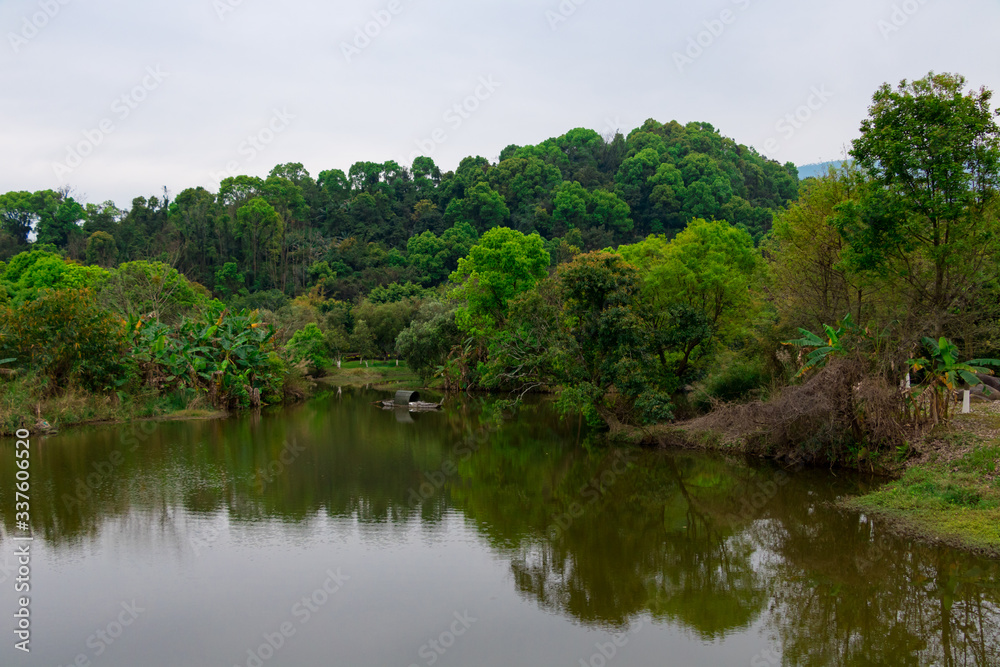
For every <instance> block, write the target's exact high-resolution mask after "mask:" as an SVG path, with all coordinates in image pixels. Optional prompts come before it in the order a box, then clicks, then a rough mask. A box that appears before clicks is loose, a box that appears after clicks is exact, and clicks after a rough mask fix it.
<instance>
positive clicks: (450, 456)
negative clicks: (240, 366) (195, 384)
mask: <svg viewBox="0 0 1000 667" xmlns="http://www.w3.org/2000/svg"><path fill="white" fill-rule="evenodd" d="M386 397H387V395H386V394H385V393H384V392H375V391H366V390H362V389H355V390H348V389H346V388H345V389H344V391H343V393H342V394H338V393H337V392H336V391H334V392H331V393H330V394H327V395H324V396H321V397H319V398H317V399H315V400H312V401H310V402H309V403H307V404H305V405H302V406H297V407H295V408H291V409H287V410H283V411H275V412H265V413H264V414H262V415H244V416H241V417H237V418H233V419H229V420H225V421H201V422H164V423H143V424H138V425H132V426H113V427H112V426H101V427H88V428H79V429H72V430H70V431H68V432H66V433H63V434H59V435H55V436H51V437H45V438H42V437H40V436H39V437H33V438H32V444H31V450H30V451H31V475H32V494H31V495H32V501H31V503H32V504H31V520H32V528H33V532H34V536H35V541H34V542H33V543H32V546H31V549H32V561H31V593H30V596H31V613H32V618H31V622H32V635H31V649H32V651H31V653H30V654H23V653H21V652H20V651H17V650H15V649H14V642H15V641H16V639H15V638H14V635H13V633H12V630H13V620H12V619H13V612H14V610H15V609H16V607H15V605H16V598H17V597H18V595H19V594H15V593H14V582H15V577H16V573H15V569H14V566H15V560H16V559H15V557H14V549H15V543H14V541H13V540H12V539H11V538H12V537H13V536H14V535H16V534H19V533H17V532H16V526H15V522H14V516H13V514H14V510H13V508H14V497H13V488H12V487H13V480H14V475H15V470H16V468H15V465H14V461H15V458H14V441H13V439H10V438H8V439H6V440H4V441H3V442H2V443H0V516H2V518H3V521H2V525H3V527H4V535H3V536H2V538H3V539H2V544H0V582H2V583H0V612H2V617H3V618H4V619H7V620H5V621H3V623H2V625H3V628H2V629H3V632H2V633H0V638H2V642H3V644H2V645H0V665H4V666H7V665H46V666H55V665H71V664H77V665H111V666H117V665H121V666H129V667H133V666H134V667H160V666H164V667H167V666H169V667H180V666H187V665H191V666H198V667H202V666H207V665H220V666H230V665H232V666H237V665H239V666H245V667H254V666H256V667H263V666H265V665H266V666H272V665H282V666H298V667H311V666H313V665H324V666H325V665H334V666H346V667H354V666H363V667H369V666H370V667H381V666H396V665H398V666H400V667H411V666H413V665H416V666H418V667H420V666H425V665H426V666H428V667H429V666H430V665H440V666H443V667H447V666H460V665H461V666H466V667H473V666H482V667H487V666H494V665H495V666H501V665H503V666H519V665H524V666H535V665H537V666H540V667H541V666H554V665H566V666H567V667H576V666H580V665H591V666H593V667H606V666H609V665H615V666H619V665H620V666H622V667H627V666H632V665H636V666H638V665H670V666H678V667H685V666H688V665H692V666H693V665H747V666H750V667H759V666H762V665H779V664H780V665H984V666H985V665H1000V566H998V563H997V562H995V561H989V560H984V559H979V558H976V557H972V556H969V555H965V554H963V553H961V552H957V551H954V550H951V549H948V548H943V547H930V546H924V545H920V544H916V543H914V542H912V541H909V540H906V539H901V538H898V537H894V536H892V535H890V534H888V533H887V532H886V531H884V530H883V529H882V528H881V527H880V526H879V524H878V523H876V522H873V521H872V520H870V519H868V518H866V517H865V516H862V515H859V514H857V513H851V512H844V511H840V510H837V509H834V508H832V507H831V506H829V504H828V503H829V501H832V500H834V499H836V498H837V497H839V496H841V495H843V494H848V493H858V492H860V491H863V490H864V489H865V488H868V486H869V485H871V484H873V483H874V482H871V481H868V480H865V479H862V478H859V477H852V476H851V475H846V474H843V473H838V474H836V475H834V474H832V473H829V472H825V471H787V472H786V471H783V470H782V469H781V468H778V467H775V466H767V465H759V464H756V465H754V464H750V463H748V462H746V461H741V460H736V459H730V458H724V457H720V456H710V455H704V454H696V453H683V452H640V451H630V450H617V449H609V448H607V447H603V446H597V445H592V444H590V443H588V440H587V435H586V433H585V432H584V433H581V432H580V430H579V424H578V423H577V421H576V420H568V421H567V420H563V419H561V418H560V417H559V416H558V415H557V414H556V413H555V412H554V411H553V410H552V409H551V407H549V406H548V404H547V403H545V402H541V403H539V404H538V405H535V406H532V407H529V408H528V409H526V410H524V411H523V412H522V413H521V414H520V415H519V416H518V418H517V419H516V420H515V421H509V422H506V423H504V424H502V425H500V426H499V427H497V426H495V425H493V424H492V422H490V421H489V420H487V419H485V418H484V417H483V412H484V409H485V408H487V407H488V402H483V401H477V400H469V399H464V400H459V399H454V398H451V399H449V401H450V402H449V403H448V404H447V406H446V409H445V410H443V411H442V412H439V413H429V414H420V415H414V416H412V417H411V416H410V415H409V414H408V413H394V412H392V411H383V410H380V409H377V408H375V407H373V406H372V405H371V404H370V402H371V401H373V400H375V399H378V398H386Z"/></svg>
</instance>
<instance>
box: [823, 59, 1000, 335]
mask: <svg viewBox="0 0 1000 667" xmlns="http://www.w3.org/2000/svg"><path fill="white" fill-rule="evenodd" d="M991 97H992V93H991V91H989V90H987V89H986V88H981V89H979V90H978V91H976V90H972V91H968V92H966V80H965V78H964V77H962V76H960V75H957V74H934V73H933V72H931V73H930V74H928V75H927V76H926V77H924V78H922V79H919V80H917V81H912V82H909V81H906V80H904V81H902V82H900V84H899V86H898V87H897V88H896V89H895V90H893V89H892V88H891V87H890V86H889V84H884V85H883V86H882V87H880V88H879V89H878V91H877V92H876V93H875V96H874V98H873V103H872V106H871V107H870V109H869V115H868V118H866V119H865V120H864V121H863V122H862V124H861V136H860V137H859V138H858V139H856V140H855V141H854V143H853V148H852V150H851V155H852V156H853V157H854V158H855V159H856V160H857V162H858V164H859V165H860V166H861V168H862V169H863V170H864V171H865V172H866V173H867V174H868V176H869V177H870V178H871V179H872V184H871V187H869V188H868V189H867V190H866V192H864V193H863V195H862V197H861V198H860V201H859V202H856V203H850V202H849V203H847V204H845V205H843V206H842V207H841V215H840V218H839V221H838V226H839V228H840V230H841V232H842V233H843V234H844V235H845V237H846V238H847V240H848V243H849V244H850V246H851V251H852V253H851V260H852V261H853V262H854V264H855V265H856V266H857V267H859V268H862V269H866V270H871V271H877V272H882V273H885V272H895V273H897V274H899V275H903V276H904V277H905V281H906V283H907V284H908V285H909V287H910V289H911V291H912V292H911V297H912V299H913V301H914V303H913V305H914V306H915V307H916V308H919V309H920V310H921V311H923V312H924V313H926V316H927V317H929V318H930V319H931V321H932V323H933V325H934V328H935V329H936V330H937V331H936V332H935V333H944V332H945V331H944V329H945V328H946V327H947V322H946V321H947V320H948V319H949V313H952V312H954V311H955V310H956V309H968V308H969V307H970V305H971V302H970V299H971V298H974V297H975V295H976V294H977V293H978V292H979V289H980V288H981V287H982V286H983V284H984V282H985V281H987V280H989V279H990V277H989V271H987V270H986V269H987V266H988V264H989V262H990V261H991V259H992V257H993V254H994V252H995V250H996V239H997V236H998V234H997V232H998V231H1000V227H998V224H997V216H996V213H995V211H991V209H990V206H991V204H992V203H993V202H994V201H995V198H996V195H997V187H998V185H1000V127H998V126H997V123H996V120H995V117H996V115H997V114H996V113H995V112H994V111H993V110H992V109H991V107H990V99H991Z"/></svg>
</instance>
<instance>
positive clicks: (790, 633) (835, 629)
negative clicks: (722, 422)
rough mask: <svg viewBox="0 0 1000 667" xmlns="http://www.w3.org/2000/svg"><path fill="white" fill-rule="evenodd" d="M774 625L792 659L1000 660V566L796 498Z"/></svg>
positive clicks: (781, 538)
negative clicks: (807, 508)
mask: <svg viewBox="0 0 1000 667" xmlns="http://www.w3.org/2000/svg"><path fill="white" fill-rule="evenodd" d="M761 538H762V541H763V543H764V544H766V545H767V546H768V548H770V549H773V550H774V552H775V553H776V554H777V555H778V556H779V558H776V559H774V560H773V561H772V570H771V573H770V574H769V576H771V577H772V578H773V580H774V581H775V582H776V590H775V593H776V595H775V598H776V599H775V603H774V606H773V609H772V611H771V613H770V614H769V615H768V622H769V625H770V626H771V628H772V632H774V633H775V634H776V635H777V636H778V638H779V639H780V643H781V645H782V646H783V649H784V662H785V664H788V665H848V666H853V665H875V664H877V665H943V666H946V667H949V666H959V665H961V666H965V665H977V666H979V665H981V666H983V667H985V666H987V665H1000V583H998V582H1000V567H998V564H997V563H996V562H991V561H987V560H982V559H978V558H975V557H971V556H965V555H962V554H959V553H956V552H954V551H952V550H950V549H947V548H943V547H934V546H927V545H922V544H917V543H915V542H913V541H912V540H908V539H904V538H901V537H895V536H892V535H887V534H886V532H885V531H884V530H880V529H879V528H878V527H877V526H876V525H875V524H873V523H872V522H871V521H869V520H868V519H866V518H865V517H863V516H858V515H856V514H854V513H847V512H840V511H837V510H834V509H829V508H818V509H817V510H816V511H814V512H812V513H807V512H804V511H802V508H801V507H796V506H795V505H789V507H788V508H787V510H786V513H785V515H784V516H783V518H782V522H781V523H780V524H772V525H771V526H769V529H768V530H766V531H763V533H762V535H761Z"/></svg>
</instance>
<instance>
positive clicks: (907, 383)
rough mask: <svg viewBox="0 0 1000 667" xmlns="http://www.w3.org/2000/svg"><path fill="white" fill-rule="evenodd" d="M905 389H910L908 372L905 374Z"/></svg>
mask: <svg viewBox="0 0 1000 667" xmlns="http://www.w3.org/2000/svg"><path fill="white" fill-rule="evenodd" d="M906 391H910V374H909V373H907V374H906Z"/></svg>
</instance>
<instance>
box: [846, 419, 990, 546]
mask: <svg viewBox="0 0 1000 667" xmlns="http://www.w3.org/2000/svg"><path fill="white" fill-rule="evenodd" d="M998 408H1000V405H998V404H979V405H976V406H975V407H974V409H973V413H972V414H971V415H961V416H959V417H957V418H956V419H955V420H954V421H953V423H952V424H951V425H949V426H948V427H946V428H944V429H937V430H936V431H935V432H932V433H931V434H930V435H929V436H928V438H927V439H926V440H925V442H924V443H921V445H920V446H918V447H917V449H918V451H919V457H918V458H917V459H916V460H915V461H914V462H913V463H912V464H911V465H910V467H909V468H908V469H907V470H906V471H905V472H904V473H903V474H902V476H901V477H900V478H899V479H897V480H895V481H893V482H890V483H888V484H886V485H885V486H883V487H881V488H880V489H878V490H877V491H875V492H873V493H870V494H868V495H865V496H861V497H859V498H853V499H850V500H848V501H846V502H845V504H846V505H847V506H849V507H852V508H855V509H858V510H861V511H865V512H869V513H872V514H876V515H880V516H882V517H885V518H887V519H889V520H890V521H891V522H892V523H894V524H895V525H896V526H897V527H899V528H900V529H902V530H904V531H906V532H909V533H913V534H915V535H918V536H921V537H924V538H930V539H933V540H937V541H941V542H945V543H948V544H952V545H955V546H960V547H963V548H967V549H971V550H974V551H979V552H982V553H987V554H990V555H994V556H997V555H1000V410H998Z"/></svg>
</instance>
